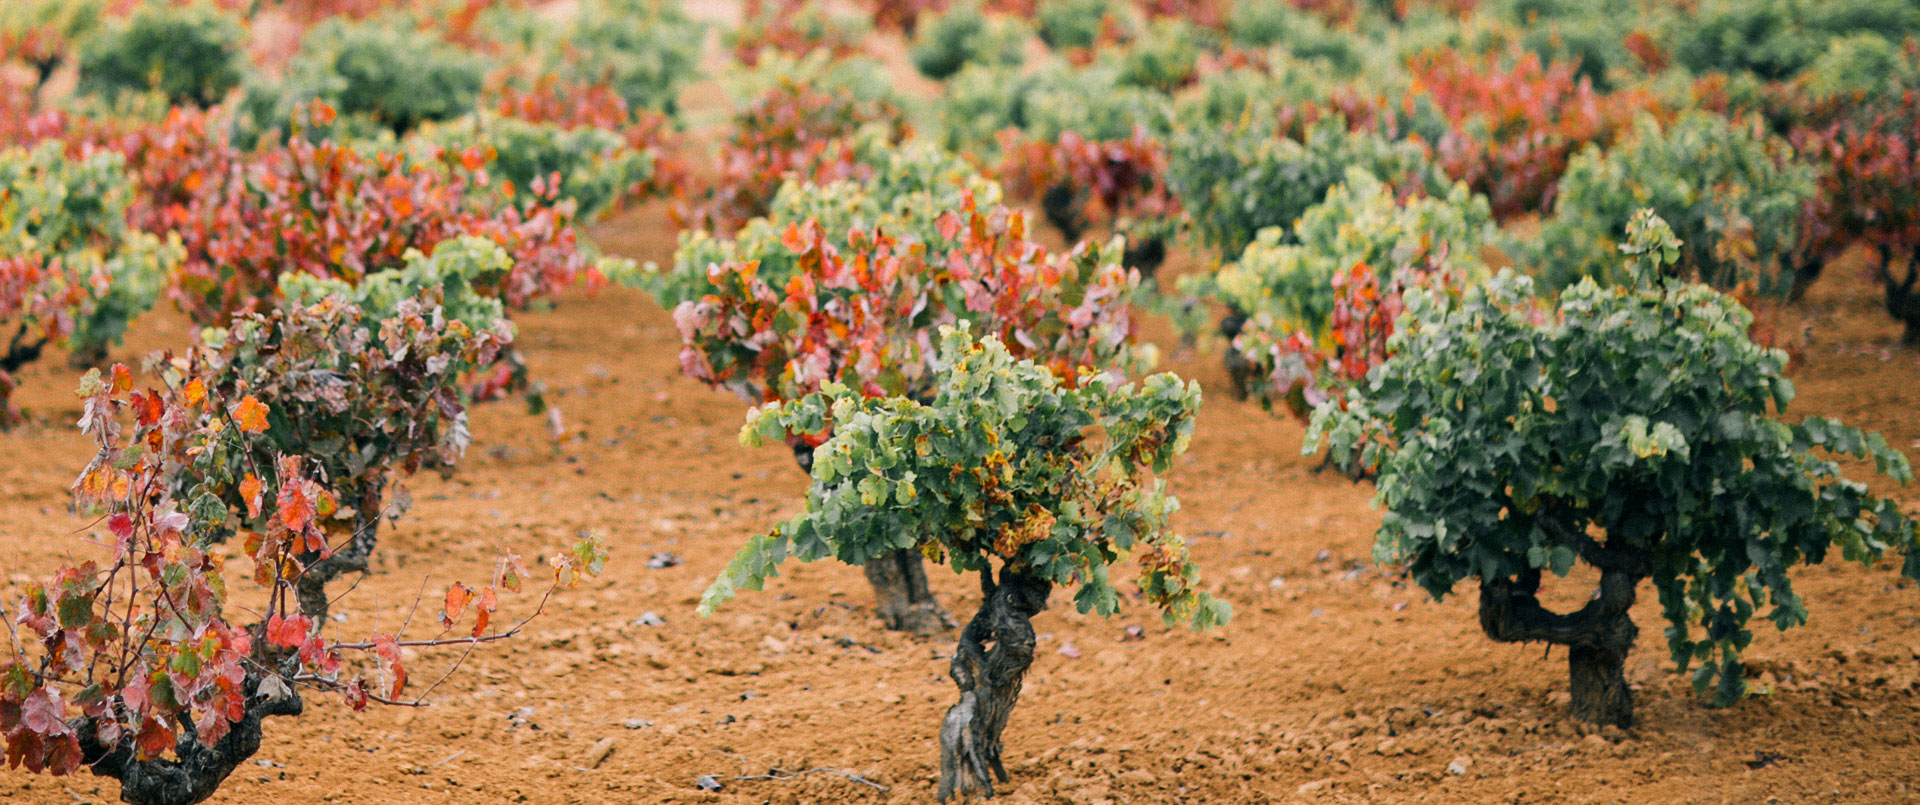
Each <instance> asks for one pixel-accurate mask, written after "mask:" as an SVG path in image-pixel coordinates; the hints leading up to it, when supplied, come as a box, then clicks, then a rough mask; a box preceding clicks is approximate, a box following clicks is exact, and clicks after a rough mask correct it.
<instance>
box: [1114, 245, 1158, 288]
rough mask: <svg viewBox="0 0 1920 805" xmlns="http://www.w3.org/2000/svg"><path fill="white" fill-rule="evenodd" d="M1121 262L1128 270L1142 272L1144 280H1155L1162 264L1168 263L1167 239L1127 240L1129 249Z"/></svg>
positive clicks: (1122, 256) (1122, 255) (1123, 254)
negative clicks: (1155, 275) (1154, 277)
mask: <svg viewBox="0 0 1920 805" xmlns="http://www.w3.org/2000/svg"><path fill="white" fill-rule="evenodd" d="M1120 261H1121V263H1122V264H1123V265H1125V266H1126V267H1128V268H1131V269H1134V270H1136V271H1139V272H1140V276H1141V277H1142V278H1144V279H1149V280H1150V279H1153V276H1154V274H1156V273H1159V271H1160V264H1162V263H1165V262H1166V261H1167V241H1166V239H1165V238H1141V239H1139V240H1138V241H1135V240H1134V239H1133V238H1128V239H1127V249H1126V251H1125V252H1123V253H1122V254H1121V257H1120Z"/></svg>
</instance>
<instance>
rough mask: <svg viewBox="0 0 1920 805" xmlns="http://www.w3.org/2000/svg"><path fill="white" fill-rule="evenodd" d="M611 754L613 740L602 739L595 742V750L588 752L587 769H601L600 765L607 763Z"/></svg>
mask: <svg viewBox="0 0 1920 805" xmlns="http://www.w3.org/2000/svg"><path fill="white" fill-rule="evenodd" d="M611 754H613V739H612V738H601V739H600V740H598V741H595V742H594V743H593V748H591V749H588V750H587V767H588V768H594V769H597V768H600V764H602V763H605V762H607V756H608V755H611Z"/></svg>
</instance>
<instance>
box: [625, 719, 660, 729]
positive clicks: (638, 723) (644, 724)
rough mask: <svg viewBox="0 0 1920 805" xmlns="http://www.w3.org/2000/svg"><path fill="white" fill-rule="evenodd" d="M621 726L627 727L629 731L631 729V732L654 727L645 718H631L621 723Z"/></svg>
mask: <svg viewBox="0 0 1920 805" xmlns="http://www.w3.org/2000/svg"><path fill="white" fill-rule="evenodd" d="M620 726H622V727H626V728H627V729H630V730H643V729H646V728H648V727H651V726H653V722H651V721H648V720H646V719H644V718H629V719H627V720H625V721H622V722H620Z"/></svg>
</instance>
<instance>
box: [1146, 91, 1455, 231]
mask: <svg viewBox="0 0 1920 805" xmlns="http://www.w3.org/2000/svg"><path fill="white" fill-rule="evenodd" d="M1167 151H1168V155H1167V156H1168V160H1167V161H1168V165H1167V183H1168V185H1169V186H1171V187H1172V188H1173V194H1174V197H1175V198H1177V199H1179V201H1180V205H1181V206H1182V207H1184V208H1185V209H1186V211H1187V214H1188V216H1189V217H1190V218H1191V220H1192V222H1193V231H1194V233H1195V234H1196V235H1197V236H1198V237H1199V238H1200V240H1201V241H1202V242H1204V243H1205V244H1206V245H1208V246H1210V247H1212V248H1214V249H1216V250H1217V251H1219V252H1220V253H1221V254H1222V255H1234V254H1239V253H1240V251H1241V250H1243V249H1245V248H1246V247H1247V244H1249V243H1252V242H1253V241H1254V238H1255V236H1256V235H1257V234H1258V233H1259V232H1260V230H1262V229H1266V228H1268V227H1276V226H1277V227H1282V228H1283V229H1284V228H1289V227H1291V226H1293V222H1294V219H1296V218H1298V217H1300V214H1301V213H1304V212H1306V210H1307V208H1308V207H1311V206H1313V205H1315V204H1318V203H1320V201H1321V200H1322V199H1324V198H1326V195H1327V190H1328V189H1330V188H1332V187H1333V186H1334V185H1335V184H1336V183H1338V182H1340V181H1342V180H1343V179H1344V178H1345V177H1346V172H1347V170H1348V168H1349V167H1359V168H1362V169H1364V170H1366V171H1368V172H1370V173H1372V174H1373V175H1374V176H1375V177H1377V178H1379V179H1380V180H1381V181H1383V182H1386V183H1387V184H1388V185H1390V186H1392V187H1394V188H1395V189H1396V190H1398V191H1401V192H1409V191H1412V192H1419V191H1425V192H1430V193H1433V194H1436V195H1442V194H1445V193H1446V192H1447V187H1448V185H1450V184H1451V182H1448V181H1447V180H1446V178H1445V176H1444V175H1443V174H1441V173H1440V172H1439V170H1438V169H1436V168H1435V167H1433V166H1432V165H1431V164H1429V163H1428V162H1427V158H1426V154H1425V152H1424V151H1423V150H1422V149H1421V148H1420V146H1419V145H1417V144H1414V143H1410V142H1406V141H1398V142H1394V141H1389V140H1387V139H1386V138H1384V137H1382V136H1380V135H1378V134H1375V133H1372V132H1355V131H1351V130H1349V129H1348V128H1347V125H1346V123H1345V122H1344V121H1342V120H1340V119H1338V118H1331V117H1330V118H1326V119H1323V120H1321V121H1320V122H1319V123H1317V124H1315V125H1314V126H1313V127H1312V128H1311V129H1309V130H1308V131H1307V134H1306V137H1305V138H1304V140H1295V139H1292V138H1288V137H1283V136H1280V135H1279V134H1278V133H1277V132H1276V130H1275V125H1274V124H1273V123H1271V122H1269V121H1265V120H1260V119H1254V118H1242V119H1241V120H1240V121H1239V122H1237V123H1234V124H1232V125H1229V126H1226V127H1224V128H1211V127H1206V128H1197V129H1190V130H1187V131H1183V132H1180V133H1179V134H1177V135H1176V136H1174V138H1173V139H1172V141H1171V142H1170V143H1168V146H1167Z"/></svg>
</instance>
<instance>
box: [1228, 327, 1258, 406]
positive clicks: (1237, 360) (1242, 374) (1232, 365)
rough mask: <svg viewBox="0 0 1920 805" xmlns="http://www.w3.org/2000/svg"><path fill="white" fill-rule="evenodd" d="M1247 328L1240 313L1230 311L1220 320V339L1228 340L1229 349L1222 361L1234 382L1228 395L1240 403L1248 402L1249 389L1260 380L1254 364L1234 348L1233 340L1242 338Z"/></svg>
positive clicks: (1229, 388) (1230, 384)
mask: <svg viewBox="0 0 1920 805" xmlns="http://www.w3.org/2000/svg"><path fill="white" fill-rule="evenodd" d="M1246 326H1247V317H1246V315H1245V314H1242V313H1240V312H1239V311H1229V312H1228V313H1227V315H1226V317H1225V318H1222V319H1221V320H1220V337H1222V338H1225V339H1227V348H1226V350H1225V351H1224V353H1223V355H1222V358H1221V360H1222V361H1223V362H1224V363H1225V364H1226V367H1227V377H1228V378H1229V379H1231V380H1232V381H1233V382H1232V383H1229V384H1228V385H1227V393H1229V394H1231V395H1233V399H1234V400H1236V401H1239V402H1246V400H1247V389H1248V388H1249V387H1251V386H1252V385H1253V383H1254V382H1255V381H1257V380H1259V379H1260V378H1259V372H1258V371H1257V370H1256V369H1255V368H1254V365H1253V362H1252V361H1250V360H1247V356H1245V355H1242V354H1241V353H1240V350H1238V349H1235V348H1234V346H1233V340H1234V339H1236V338H1239V337H1240V331H1241V330H1243V329H1245V328H1246Z"/></svg>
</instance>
